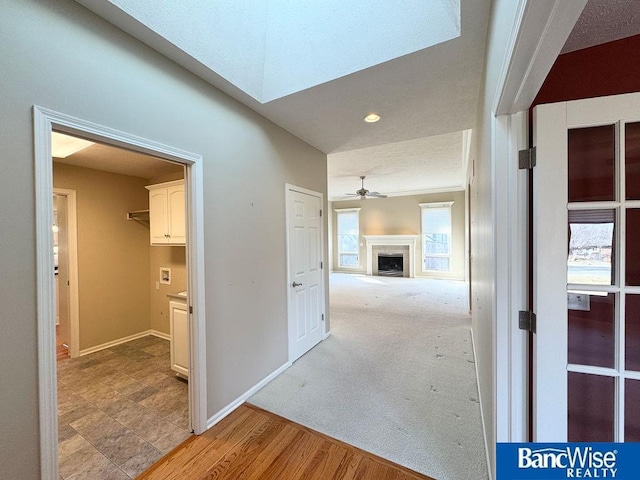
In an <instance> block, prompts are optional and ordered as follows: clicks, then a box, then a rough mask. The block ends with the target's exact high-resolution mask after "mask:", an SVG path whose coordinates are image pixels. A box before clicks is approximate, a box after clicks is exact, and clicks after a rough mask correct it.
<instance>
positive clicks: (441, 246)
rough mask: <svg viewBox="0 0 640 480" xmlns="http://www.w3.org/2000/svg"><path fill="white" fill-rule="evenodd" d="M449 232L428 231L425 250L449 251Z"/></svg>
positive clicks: (428, 251)
mask: <svg viewBox="0 0 640 480" xmlns="http://www.w3.org/2000/svg"><path fill="white" fill-rule="evenodd" d="M449 248H450V247H449V234H447V233H427V234H425V236H424V251H425V252H426V253H444V254H448V253H449V251H450V250H449Z"/></svg>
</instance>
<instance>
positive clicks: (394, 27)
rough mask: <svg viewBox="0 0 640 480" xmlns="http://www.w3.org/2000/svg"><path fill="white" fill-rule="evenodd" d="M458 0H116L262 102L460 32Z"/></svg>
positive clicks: (119, 6) (369, 65)
mask: <svg viewBox="0 0 640 480" xmlns="http://www.w3.org/2000/svg"><path fill="white" fill-rule="evenodd" d="M459 1H460V0H405V1H403V2H402V8H398V4H397V3H395V2H388V1H386V0H351V1H349V2H345V1H344V0H323V1H322V2H282V1H281V0H244V1H242V2H230V1H217V2H212V1H211V0H190V1H182V2H176V1H175V0H111V3H113V4H114V5H117V6H118V8H120V9H121V10H122V11H123V12H126V14H127V15H129V16H131V17H133V18H135V19H136V20H138V21H139V22H140V23H142V24H143V25H145V26H146V27H148V28H149V29H151V30H153V31H155V32H156V33H157V34H159V35H160V36H162V37H163V38H165V39H166V40H167V41H169V42H171V43H173V44H175V45H177V46H178V47H179V48H180V49H182V50H183V51H184V53H186V54H187V55H189V56H190V57H192V58H193V59H196V60H198V61H199V62H200V63H202V64H203V65H204V66H206V67H207V68H209V69H210V70H212V71H214V72H216V73H217V74H218V75H220V76H221V77H223V78H225V79H226V80H228V81H229V82H231V83H232V84H234V85H235V86H236V87H238V88H240V89H241V90H243V91H244V92H245V93H247V94H248V95H250V96H251V97H253V98H255V99H256V100H258V101H259V102H261V103H267V102H269V101H271V100H275V99H278V98H281V97H284V96H286V95H290V94H292V93H296V92H299V91H302V90H306V89H307V88H310V87H314V86H316V85H319V84H321V83H325V82H328V81H331V80H334V79H336V78H339V77H343V76H345V75H348V74H350V73H354V72H356V71H359V70H363V69H365V68H368V67H371V66H373V65H377V64H380V63H383V62H386V61H388V60H391V59H393V58H397V57H401V56H403V55H406V54H408V53H412V52H415V51H418V50H422V49H423V48H427V47H430V46H432V45H435V44H437V43H442V42H444V41H447V40H451V39H452V38H455V37H457V36H459V34H460V3H459Z"/></svg>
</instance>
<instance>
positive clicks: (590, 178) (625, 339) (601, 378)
mask: <svg viewBox="0 0 640 480" xmlns="http://www.w3.org/2000/svg"><path fill="white" fill-rule="evenodd" d="M567 144H568V155H567V159H568V173H569V174H568V199H569V202H568V204H567V209H568V212H567V218H568V246H567V252H568V254H567V310H568V314H567V318H568V322H567V329H568V335H567V361H568V365H567V397H568V398H567V440H568V441H570V442H596V441H597V442H612V441H617V442H622V441H625V440H626V441H630V440H632V439H635V440H636V441H637V439H638V438H639V432H640V415H638V414H636V413H635V412H636V411H637V410H638V408H637V403H638V401H640V398H638V397H639V396H640V387H638V385H640V353H639V352H640V349H639V347H640V200H639V197H640V169H639V166H640V128H638V123H628V124H625V122H624V121H620V122H618V123H616V124H608V125H601V126H596V127H587V128H575V129H570V130H568V142H567ZM617 145H618V146H620V147H617ZM627 407H629V408H627ZM627 412H629V413H627Z"/></svg>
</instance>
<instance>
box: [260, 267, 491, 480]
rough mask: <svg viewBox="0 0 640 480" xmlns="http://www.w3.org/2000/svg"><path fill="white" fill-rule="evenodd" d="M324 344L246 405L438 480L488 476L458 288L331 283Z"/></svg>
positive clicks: (370, 280) (348, 278) (393, 281)
mask: <svg viewBox="0 0 640 480" xmlns="http://www.w3.org/2000/svg"><path fill="white" fill-rule="evenodd" d="M330 292H331V336H330V337H329V338H327V339H326V340H325V341H324V342H322V343H321V344H319V345H318V346H317V347H315V348H314V349H313V350H311V351H310V352H308V353H307V354H306V355H304V356H303V357H302V358H300V359H299V360H298V361H297V362H296V363H295V364H294V365H293V366H292V367H290V368H289V369H288V370H287V371H285V372H284V373H283V374H281V375H280V376H279V377H278V378H276V379H275V380H274V381H273V382H271V383H270V384H269V385H267V386H266V387H265V388H263V389H262V390H261V391H260V392H258V393H257V394H256V395H254V396H253V397H251V398H250V399H249V402H250V403H253V404H254V405H257V406H259V407H261V408H264V409H266V410H268V411H271V412H274V413H276V414H278V415H281V416H283V417H285V418H289V419H291V420H293V421H295V422H298V423H301V424H303V425H305V426H308V427H310V428H313V429H315V430H318V431H319V432H322V433H324V434H327V435H330V436H332V437H335V438H337V439H339V440H342V441H344V442H347V443H349V444H352V445H354V446H356V447H358V448H362V449H363V450H366V451H368V452H371V453H373V454H375V455H379V456H381V457H383V458H386V459H389V460H391V461H393V462H396V463H398V464H400V465H403V466H406V467H408V468H410V469H412V470H415V471H417V472H420V473H423V474H425V475H429V476H432V477H434V478H438V479H440V480H447V479H449V480H458V479H459V480H463V479H470V478H473V479H482V478H487V476H488V474H487V464H486V454H485V447H484V440H483V436H482V425H481V419H480V406H479V399H478V390H477V384H476V373H475V363H474V355H473V346H472V339H471V319H470V316H469V314H468V312H467V306H466V286H465V284H464V283H462V282H449V281H442V280H429V279H420V278H413V279H410V278H388V277H372V276H362V275H349V274H332V275H331V289H330Z"/></svg>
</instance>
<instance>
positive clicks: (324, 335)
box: [322, 330, 331, 340]
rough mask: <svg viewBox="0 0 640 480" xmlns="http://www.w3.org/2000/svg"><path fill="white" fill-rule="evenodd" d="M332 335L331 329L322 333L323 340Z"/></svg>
mask: <svg viewBox="0 0 640 480" xmlns="http://www.w3.org/2000/svg"><path fill="white" fill-rule="evenodd" d="M330 336H331V330H329V331H328V332H325V333H323V334H322V340H326V339H327V338H329V337H330Z"/></svg>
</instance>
